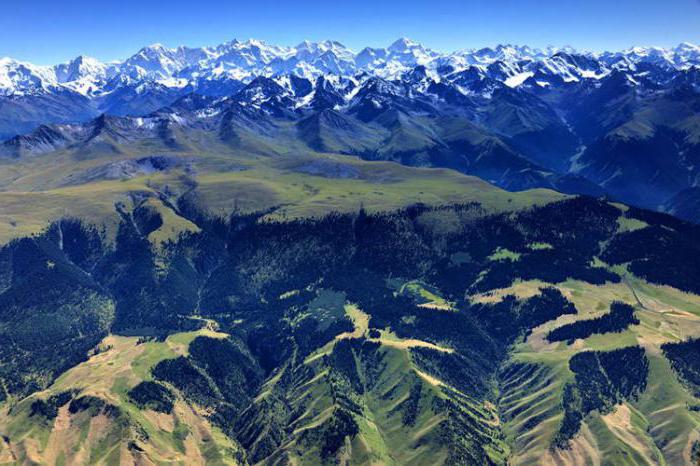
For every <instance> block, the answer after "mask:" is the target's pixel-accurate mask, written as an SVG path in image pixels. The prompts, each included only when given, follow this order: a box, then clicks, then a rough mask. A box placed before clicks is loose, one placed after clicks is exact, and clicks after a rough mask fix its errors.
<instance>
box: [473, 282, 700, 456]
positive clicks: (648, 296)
mask: <svg viewBox="0 0 700 466" xmlns="http://www.w3.org/2000/svg"><path fill="white" fill-rule="evenodd" d="M547 285H551V284H546V283H543V282H539V281H526V282H516V283H514V284H513V286H511V287H509V288H506V289H501V290H495V291H493V292H490V293H488V294H484V295H477V296H474V297H472V299H473V300H475V301H482V302H495V301H498V300H500V299H502V298H503V297H505V296H506V295H509V294H510V295H515V296H518V297H521V298H527V297H530V296H533V295H536V294H538V293H539V289H540V288H541V287H542V286H547ZM553 286H556V287H557V288H558V289H559V290H561V292H562V293H563V294H564V296H566V297H567V299H569V300H570V301H571V302H573V303H574V304H575V305H576V307H577V309H578V311H579V314H577V315H567V316H562V317H559V318H558V319H557V320H555V321H550V322H548V323H546V324H544V325H542V326H540V327H538V328H536V329H535V330H534V331H533V332H532V334H531V335H530V336H529V337H528V338H527V340H526V341H524V342H522V343H520V344H518V345H517V346H516V347H515V349H514V352H513V354H512V359H511V361H510V362H509V364H514V363H529V364H534V365H535V366H534V367H535V369H534V370H533V369H532V367H531V366H524V367H523V368H522V369H521V370H520V371H518V372H515V373H513V374H511V376H510V379H508V380H505V381H504V392H503V396H502V399H501V409H502V412H503V414H504V418H505V426H506V427H505V429H506V432H507V433H508V436H509V438H510V441H511V443H512V446H513V451H514V455H513V461H514V463H516V464H541V463H542V462H543V461H544V462H545V463H550V464H555V463H559V464H571V463H574V464H591V463H592V464H598V463H599V462H601V461H603V462H604V463H605V464H630V465H632V464H634V465H637V464H650V465H652V464H684V463H685V462H686V461H687V458H688V457H689V456H690V450H691V449H692V446H693V443H694V442H695V441H697V440H698V427H699V426H700V415H698V413H697V412H695V411H692V410H689V409H688V406H692V405H694V404H695V403H696V400H695V398H694V397H693V396H692V394H691V393H690V392H689V391H688V390H687V389H686V388H685V387H684V386H683V385H682V384H681V382H680V381H679V380H678V378H677V376H676V374H675V373H674V372H673V370H672V369H671V366H670V364H669V362H668V361H667V360H666V359H665V358H664V357H663V355H662V352H661V349H660V347H661V345H662V344H664V343H667V342H678V341H682V340H684V339H686V338H689V337H693V336H698V335H700V297H699V296H697V295H693V294H689V293H684V292H681V291H678V290H676V289H674V288H671V287H667V286H657V285H652V284H649V283H647V282H645V281H643V280H640V279H638V278H635V277H633V276H629V275H628V277H627V278H626V280H625V281H623V282H621V283H616V284H613V283H606V284H605V285H592V284H589V283H585V282H579V281H574V280H569V281H567V282H564V283H560V284H557V285H553ZM632 290H634V292H635V293H636V297H635V294H633V292H632ZM613 301H622V302H626V303H628V304H631V305H634V306H635V310H636V315H637V316H638V318H639V320H640V324H639V325H632V326H630V327H629V329H628V330H626V331H624V332H622V333H614V334H611V333H607V334H594V335H592V336H590V337H588V338H586V339H579V340H576V341H575V342H573V343H572V344H567V343H566V342H553V343H550V342H548V341H547V340H546V339H545V335H546V334H547V333H548V332H549V331H550V330H551V329H553V328H556V327H559V326H561V325H564V324H565V323H569V322H573V321H576V320H581V319H590V318H592V317H595V316H599V315H602V314H605V313H607V312H608V306H609V304H610V303H611V302H613ZM631 345H640V346H642V347H643V348H644V349H645V352H646V355H647V358H648V359H649V385H648V387H647V389H646V390H645V391H644V392H643V393H642V394H641V395H640V396H639V398H638V399H637V400H636V401H633V402H625V403H624V404H623V405H620V406H618V407H617V408H616V409H615V411H614V412H613V413H609V414H605V415H600V414H597V413H594V414H593V415H591V416H590V417H589V418H587V420H586V421H585V423H584V426H583V427H582V429H581V432H580V433H579V435H578V436H576V437H575V438H574V440H573V442H572V444H571V447H570V449H568V450H557V451H553V450H551V449H550V444H551V441H552V438H553V437H554V435H555V434H556V432H557V429H558V428H559V425H560V422H561V418H562V415H563V413H562V409H561V393H562V390H563V386H564V384H565V383H566V382H567V381H569V380H571V379H572V377H573V374H572V373H571V372H570V371H569V368H568V361H569V359H570V358H571V356H573V355H574V354H576V353H577V352H580V351H585V350H587V349H590V350H598V351H609V350H613V349H617V348H623V347H627V346H631ZM543 458H544V460H543Z"/></svg>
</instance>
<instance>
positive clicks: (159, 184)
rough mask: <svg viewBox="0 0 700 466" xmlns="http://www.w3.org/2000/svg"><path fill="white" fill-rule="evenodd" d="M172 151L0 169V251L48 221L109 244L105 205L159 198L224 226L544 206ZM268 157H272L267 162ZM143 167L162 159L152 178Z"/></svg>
mask: <svg viewBox="0 0 700 466" xmlns="http://www.w3.org/2000/svg"><path fill="white" fill-rule="evenodd" d="M188 138H189V139H190V141H189V143H188V144H186V145H182V146H181V147H178V148H177V149H173V148H172V147H169V146H167V145H164V144H163V143H162V142H161V141H157V140H155V141H149V140H145V141H137V142H132V143H122V144H119V145H115V146H114V150H106V149H105V148H104V147H102V146H99V147H93V146H87V147H85V146H80V147H76V148H71V149H64V150H61V151H57V152H52V153H50V154H45V155H39V156H34V157H26V158H24V159H21V160H19V161H14V160H12V161H10V160H4V161H0V242H7V241H8V240H10V239H12V238H17V237H22V236H26V235H30V234H35V233H38V232H40V231H42V230H43V229H44V228H45V227H46V226H47V225H48V224H49V223H50V222H51V221H53V220H57V219H59V218H63V217H75V218H81V219H85V220H86V221H89V222H93V223H96V224H97V225H99V226H101V227H104V228H105V230H106V234H107V235H108V236H110V237H113V236H114V234H115V233H116V227H117V225H118V222H119V218H118V216H117V215H116V210H115V207H114V206H115V204H117V203H122V204H126V205H129V204H131V203H132V202H133V200H134V198H135V197H143V196H160V197H164V198H167V199H169V200H170V201H171V202H172V203H173V204H174V205H177V201H178V200H179V199H187V200H188V201H190V202H192V203H193V204H194V205H196V207H197V208H198V209H201V210H203V211H206V212H211V213H213V214H216V215H221V216H228V215H229V214H230V213H231V212H232V211H234V210H237V211H243V212H250V211H263V210H271V211H272V212H271V217H272V218H276V219H283V218H296V217H308V216H321V215H324V214H327V213H329V212H347V211H356V210H357V209H358V208H359V207H360V206H362V205H363V206H365V208H366V209H367V210H369V211H380V210H392V209H396V208H400V207H403V206H406V205H410V204H413V203H417V202H423V203H426V204H432V205H439V204H447V203H453V202H469V201H479V202H481V203H482V204H483V205H484V206H485V207H487V208H488V209H492V210H493V211H503V210H511V209H518V208H522V207H525V206H527V205H532V204H537V203H543V202H550V201H552V200H556V199H560V198H561V195H559V194H556V193H554V192H552V191H547V190H532V191H528V192H524V193H517V194H516V193H508V192H505V191H502V190H500V189H498V188H495V187H493V186H491V185H489V184H488V183H486V182H484V181H481V180H480V179H478V178H475V177H470V176H465V175H461V174H459V173H457V172H453V171H451V170H445V169H422V168H410V167H405V166H401V165H398V164H394V163H389V162H365V161H361V160H358V159H356V158H353V157H348V156H339V155H332V154H323V153H313V152H309V150H308V149H299V150H298V151H295V150H294V146H293V145H292V146H291V147H280V148H272V149H271V150H270V151H269V153H267V155H265V156H261V155H258V152H257V151H249V150H246V149H244V148H240V147H236V148H232V147H229V146H227V145H225V144H222V143H221V142H220V141H218V140H215V139H213V137H212V136H211V135H209V134H201V135H197V133H196V132H195V134H193V135H189V136H188ZM271 154H273V155H271ZM149 157H151V158H153V157H161V158H165V160H166V163H162V162H161V164H162V165H163V166H161V167H156V168H154V167H153V166H152V164H151V162H150V161H149V160H145V159H148V158H149Z"/></svg>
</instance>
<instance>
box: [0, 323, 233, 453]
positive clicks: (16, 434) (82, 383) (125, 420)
mask: <svg viewBox="0 0 700 466" xmlns="http://www.w3.org/2000/svg"><path fill="white" fill-rule="evenodd" d="M200 335H201V336H207V337H213V338H224V337H226V335H225V334H222V333H218V332H213V331H209V330H200V331H197V332H190V333H180V334H174V335H171V336H170V337H168V338H167V339H166V340H165V341H154V340H151V341H145V342H142V341H140V340H139V338H138V337H124V336H109V337H107V338H105V339H104V340H103V341H102V343H101V345H100V349H101V350H100V352H98V353H97V354H95V355H93V356H92V357H90V358H89V359H88V360H87V361H86V362H84V363H82V364H79V365H77V366H76V367H74V368H72V369H71V370H69V371H68V372H66V373H65V374H63V375H62V376H61V377H60V378H58V379H57V380H56V381H55V383H54V384H53V385H51V387H49V388H48V389H47V390H45V391H43V392H39V393H36V394H34V395H32V396H31V397H29V398H26V399H24V400H22V401H21V402H19V403H18V404H16V405H10V406H8V405H5V406H3V408H2V412H0V429H1V430H2V431H3V432H4V433H5V435H6V436H9V437H11V438H12V439H13V441H12V443H11V444H10V443H4V444H3V445H2V446H1V448H0V464H64V465H69V464H154V463H166V464H214V463H215V464H230V465H235V464H238V462H237V460H236V458H237V456H238V455H237V452H238V450H239V447H238V446H237V445H236V444H235V442H233V441H232V440H231V439H230V438H228V437H226V436H225V435H224V434H223V433H222V432H221V431H220V430H219V429H218V428H216V427H215V426H213V425H212V424H211V423H210V422H209V420H207V419H206V417H205V416H204V415H203V413H202V412H201V410H200V409H199V408H197V407H196V406H193V405H191V404H188V403H186V402H184V401H183V400H177V401H175V404H174V407H173V410H172V412H171V413H164V412H158V411H154V410H151V409H141V408H140V407H139V406H137V405H136V404H134V402H133V400H131V399H130V398H129V395H128V392H129V390H130V389H132V388H133V387H134V386H136V385H137V384H138V383H139V382H141V381H143V380H150V379H151V369H152V368H153V366H155V365H156V364H157V363H158V362H159V361H162V360H164V359H169V358H175V357H177V356H181V355H184V354H187V348H188V345H189V343H190V342H191V341H192V340H193V339H194V338H195V337H197V336H200ZM68 392H71V393H72V394H73V395H72V396H73V399H74V400H75V399H80V398H82V399H90V400H91V404H92V406H91V407H90V408H88V409H81V410H76V409H72V408H71V406H72V403H65V404H63V405H62V406H59V407H58V411H57V413H56V416H55V418H53V419H50V418H48V419H47V418H44V417H42V416H41V415H40V414H37V413H35V412H34V411H35V409H34V403H35V402H36V401H37V400H48V399H50V398H51V397H52V396H56V395H59V394H61V393H68ZM93 397H94V398H93ZM95 400H100V401H95ZM101 403H105V404H106V406H109V408H108V409H105V408H100V407H99V406H100V405H101Z"/></svg>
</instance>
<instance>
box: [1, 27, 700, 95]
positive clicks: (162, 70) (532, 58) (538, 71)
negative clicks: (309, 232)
mask: <svg viewBox="0 0 700 466" xmlns="http://www.w3.org/2000/svg"><path fill="white" fill-rule="evenodd" d="M416 66H420V67H423V72H424V73H425V74H426V76H429V77H430V80H431V81H439V80H440V79H441V77H444V76H445V75H448V74H453V73H459V72H461V71H465V70H468V69H470V68H472V67H476V68H474V70H473V71H471V72H470V73H472V74H473V73H477V74H480V75H483V76H481V77H480V78H479V79H478V80H475V79H474V76H472V77H471V78H469V79H470V80H471V81H472V82H476V81H480V82H482V84H483V79H484V78H488V79H490V80H495V81H497V82H499V83H505V84H506V85H508V86H510V87H518V86H521V85H525V84H532V83H533V82H535V83H538V84H537V85H540V86H541V87H548V86H552V85H556V84H561V83H572V82H579V81H582V80H586V79H596V80H597V79H601V78H602V77H604V76H607V75H608V74H610V73H611V72H612V71H615V70H617V71H622V72H624V73H626V74H627V75H628V76H629V78H630V80H632V81H640V79H639V77H640V75H643V76H646V77H645V79H647V80H648V79H649V75H650V74H652V75H659V78H658V79H659V80H660V79H661V78H662V77H663V79H664V80H666V81H668V80H670V79H672V77H673V76H662V75H663V74H664V73H666V74H668V73H676V72H678V71H681V70H688V69H691V68H693V67H696V66H700V47H699V46H698V45H694V44H691V43H682V44H680V45H678V46H677V47H675V48H669V49H664V48H659V47H633V48H630V49H627V50H624V51H618V52H604V53H599V54H593V53H581V52H578V51H576V50H574V49H572V48H570V47H563V48H555V47H548V48H546V49H538V48H533V47H529V46H520V45H512V44H502V45H497V46H495V47H485V48H480V49H463V50H459V51H455V52H448V53H438V52H435V51H433V50H431V49H429V48H426V47H425V46H423V45H422V44H420V43H418V42H416V41H413V40H411V39H408V38H400V39H398V40H396V41H394V42H393V43H391V44H390V45H389V46H388V47H386V48H369V47H367V48H364V49H362V50H360V51H359V52H355V51H353V50H351V49H350V48H348V47H346V46H345V45H343V44H342V43H340V42H338V41H333V40H324V41H319V42H312V41H303V42H301V43H299V44H297V45H296V46H294V47H286V46H276V45H271V44H267V43H265V42H263V41H260V40H255V39H248V40H246V41H239V40H232V41H230V42H226V43H223V44H220V45H217V46H213V47H185V46H181V47H177V48H168V47H165V46H164V45H162V44H152V45H149V46H147V47H143V48H142V49H141V50H139V51H138V52H136V53H135V54H134V55H132V56H131V57H129V58H127V59H126V60H124V61H121V62H115V63H110V64H104V63H101V62H99V61H98V60H96V59H94V58H91V57H86V56H78V57H77V58H75V59H74V60H71V61H70V62H68V63H63V64H59V65H55V66H52V67H43V66H35V65H32V64H29V63H22V62H18V61H16V60H12V59H9V58H4V59H1V60H0V95H27V94H36V93H46V92H54V91H68V92H75V93H77V94H81V95H83V96H87V97H90V98H93V97H95V98H97V97H100V98H104V96H106V95H109V94H113V93H115V92H117V91H118V90H119V89H122V88H126V87H128V88H133V89H141V90H144V89H146V90H147V89H162V88H170V89H184V88H189V89H191V90H196V89H202V88H207V89H217V91H216V93H218V94H221V95H223V94H225V93H226V91H225V89H226V88H228V87H235V88H239V87H238V83H240V82H243V83H249V82H251V81H253V80H254V79H255V78H256V77H258V76H265V77H274V76H285V75H296V76H298V77H301V78H304V79H306V80H308V81H309V82H315V81H316V79H317V78H318V77H319V76H328V75H338V76H345V77H356V76H359V75H362V74H367V75H370V76H376V77H380V78H383V79H387V80H400V79H402V76H407V73H410V72H411V71H412V70H413V69H414V68H415V67H416ZM423 81H424V84H425V83H427V80H423ZM487 87H489V88H493V84H489V85H488V86H487ZM212 92H213V91H212Z"/></svg>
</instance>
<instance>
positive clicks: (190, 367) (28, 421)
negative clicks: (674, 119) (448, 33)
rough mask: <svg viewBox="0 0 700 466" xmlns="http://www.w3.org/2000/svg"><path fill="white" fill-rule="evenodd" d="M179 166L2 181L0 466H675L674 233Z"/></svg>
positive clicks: (462, 190)
mask: <svg viewBox="0 0 700 466" xmlns="http://www.w3.org/2000/svg"><path fill="white" fill-rule="evenodd" d="M140 144H143V143H140ZM195 146H196V143H195V142H192V144H190V145H189V146H188V147H189V148H188V149H186V151H187V153H186V154H185V151H184V150H183V153H181V154H180V153H179V154H178V155H177V156H168V157H165V156H163V157H160V156H155V155H154V156H153V157H146V158H144V156H143V152H141V151H142V149H143V148H140V149H139V148H131V149H128V148H129V146H128V145H126V146H123V148H122V151H121V152H120V153H118V154H112V155H111V156H107V155H100V154H98V153H91V154H88V155H89V156H88V155H86V154H84V153H83V154H82V155H81V153H79V152H75V151H73V152H63V153H60V154H59V153H57V154H54V155H52V156H55V158H54V159H53V160H50V159H48V158H47V157H48V156H46V157H44V156H40V157H37V158H35V159H26V160H24V161H21V162H19V163H18V165H16V166H14V168H13V170H17V171H16V172H15V176H10V175H8V174H6V173H3V175H2V176H4V177H5V178H4V181H3V183H4V186H5V187H6V189H7V191H5V192H4V193H0V197H1V196H15V197H16V198H17V199H19V200H18V201H17V203H16V204H14V206H13V204H7V205H9V206H10V208H12V209H15V210H13V211H12V212H13V213H12V215H13V216H17V218H20V219H21V218H22V217H21V216H22V215H26V218H28V219H30V220H31V222H30V223H26V224H23V223H17V222H15V226H14V227H13V226H12V224H10V223H8V224H7V230H6V231H7V232H8V233H7V237H6V239H8V238H10V237H12V236H13V235H20V234H26V233H29V232H33V233H34V235H33V236H32V237H29V238H24V239H22V240H15V241H11V242H9V243H8V244H6V245H5V246H3V247H2V248H0V304H1V305H2V306H0V332H1V334H2V335H3V337H4V338H5V339H6V340H7V341H9V342H11V345H6V346H3V348H4V350H3V351H0V435H1V436H2V437H1V438H2V439H3V440H2V443H1V444H0V460H2V461H3V462H7V463H13V462H14V463H24V464H31V463H32V462H39V463H41V462H45V463H50V464H91V463H104V464H116V463H118V462H136V463H143V464H149V462H152V463H155V464H203V463H210V464H211V463H213V464H219V463H228V464H270V465H272V464H299V465H306V464H308V465H317V464H329V465H330V464H338V463H340V464H357V465H365V464H397V465H399V464H401V465H403V464H407V465H411V464H413V465H422V464H428V463H429V464H447V465H462V464H509V463H510V464H541V463H545V464H591V463H592V464H598V463H601V464H691V461H693V458H694V455H696V454H697V451H698V450H699V449H700V447H699V445H700V443H697V442H698V440H699V439H700V430H699V427H700V426H699V424H698V423H699V422H700V417H699V416H698V411H697V409H696V406H698V405H700V401H698V400H697V399H696V394H697V390H696V389H694V388H693V386H692V380H694V379H693V377H692V374H694V373H695V372H693V371H695V370H696V368H695V367H694V366H693V365H692V364H690V363H688V362H687V361H690V360H692V358H690V359H689V358H682V357H681V356H678V354H681V355H682V354H685V353H684V351H690V350H687V349H685V347H683V348H682V350H681V352H680V353H678V351H676V352H675V353H674V352H673V351H669V350H668V346H667V345H668V344H678V343H681V342H684V341H686V340H688V339H689V338H693V337H700V286H699V285H698V283H700V270H699V269H698V266H697V264H699V263H700V261H696V260H695V259H696V258H698V257H700V244H698V241H697V238H698V237H700V235H698V229H697V226H693V225H690V224H686V223H683V222H681V221H678V220H676V219H674V218H672V217H667V216H664V215H660V214H653V213H650V212H647V211H643V210H639V209H634V208H627V207H625V206H622V205H619V204H611V203H609V202H606V201H604V200H595V199H590V198H568V197H563V196H559V195H557V194H554V193H551V192H547V191H531V192H524V193H518V194H512V193H506V192H504V191H501V190H498V189H496V188H493V187H492V186H490V185H488V184H486V183H483V182H481V181H478V180H476V179H474V178H469V177H465V176H463V175H459V174H457V173H455V172H450V171H443V170H431V169H417V168H408V167H403V166H399V165H395V164H391V163H374V162H365V161H357V160H355V159H349V158H345V157H344V156H338V155H325V154H313V155H299V156H295V155H293V154H289V153H282V152H283V150H282V149H279V150H280V154H279V155H278V156H276V157H272V156H270V157H258V156H255V154H250V153H248V154H246V156H245V157H243V156H241V155H240V154H237V153H235V152H233V151H229V152H222V153H219V154H216V155H215V154H212V153H211V152H203V153H202V154H199V155H196V150H195V149H194V147H195ZM127 149H128V150H133V152H128V150H127ZM161 149H162V148H161ZM155 150H156V149H154V151H155ZM222 150H224V149H222ZM291 150H293V148H287V152H288V151H291ZM114 162H118V163H119V164H118V166H117V167H116V168H115V166H114V165H113V163H114ZM76 164H77V165H76ZM105 165H107V166H108V167H107V168H105ZM71 166H73V167H75V166H77V167H81V168H80V170H76V171H73V172H72V173H73V175H72V179H70V180H69V179H68V178H70V176H71V173H69V172H70V170H69V168H68V167H71ZM42 167H43V168H42ZM115 170H117V171H116V173H118V174H120V175H119V177H117V178H118V179H112V178H113V176H112V175H113V174H114V173H115ZM125 173H127V175H128V176H127V175H125ZM131 174H135V175H134V176H131ZM67 177H68V178H67ZM121 178H124V179H121ZM12 190H14V191H12ZM23 198H25V199H23ZM26 199H34V201H33V202H36V204H31V203H28V202H27V201H26ZM418 202H422V203H424V204H423V205H418V204H417V203H418ZM2 208H8V207H7V206H5V207H2ZM27 209H29V210H27ZM90 209H92V210H90ZM222 216H225V218H222ZM67 217H78V218H81V219H83V220H86V222H85V223H81V222H79V221H77V220H75V219H70V218H67ZM13 218H14V217H13ZM53 218H60V219H61V220H59V221H57V222H55V223H51V224H50V223H49V222H50V221H51V220H52V219H53ZM32 222H33V223H32ZM93 225H97V227H94V226H93ZM13 228H14V230H13ZM13 231H14V233H13ZM556 329H568V330H566V331H563V330H557V331H555V330H556ZM571 329H575V330H571ZM562 332H563V335H562ZM557 335H559V337H560V338H559V337H557ZM670 354H674V355H676V356H675V359H673V358H671V356H669V355H670ZM679 361H680V362H679ZM683 361H686V362H685V363H683ZM688 374H691V375H688ZM698 380H700V379H698Z"/></svg>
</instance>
